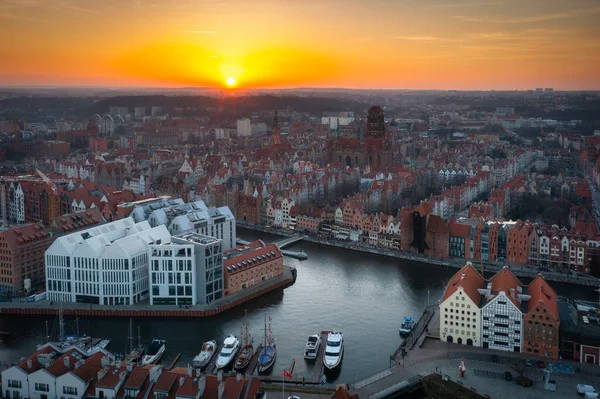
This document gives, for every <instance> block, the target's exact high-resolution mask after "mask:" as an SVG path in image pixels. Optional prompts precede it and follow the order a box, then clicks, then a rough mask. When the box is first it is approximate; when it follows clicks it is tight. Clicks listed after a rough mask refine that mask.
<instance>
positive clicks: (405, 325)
mask: <svg viewBox="0 0 600 399" xmlns="http://www.w3.org/2000/svg"><path fill="white" fill-rule="evenodd" d="M415 322H416V321H415V318H414V317H412V316H405V317H404V320H402V324H401V325H400V328H399V330H398V331H399V333H400V335H402V336H407V335H408V334H410V332H411V331H412V329H413V327H414V326H415Z"/></svg>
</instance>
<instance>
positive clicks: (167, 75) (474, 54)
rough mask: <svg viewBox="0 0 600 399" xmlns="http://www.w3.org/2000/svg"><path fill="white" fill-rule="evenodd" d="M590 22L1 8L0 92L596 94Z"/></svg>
mask: <svg viewBox="0 0 600 399" xmlns="http://www.w3.org/2000/svg"><path fill="white" fill-rule="evenodd" d="M598 21H600V1H598V0H446V1H443V0H222V1H220V0H0V86H6V85H11V86H15V85H30V86H31V85H60V86H74V85H76V86H111V87H115V86H145V87H149V86H163V87H182V86H186V87H187V86H209V87H224V86H225V85H226V80H227V78H232V79H233V80H235V85H236V86H237V87H240V88H290V87H347V88H388V89H465V90H466V89H531V88H535V87H553V88H555V89H572V90H581V89H600V39H599V38H600V23H599V22H598ZM230 83H231V82H230Z"/></svg>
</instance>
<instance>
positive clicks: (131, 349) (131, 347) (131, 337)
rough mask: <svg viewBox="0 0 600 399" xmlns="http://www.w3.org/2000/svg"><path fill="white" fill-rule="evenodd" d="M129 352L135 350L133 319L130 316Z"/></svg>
mask: <svg viewBox="0 0 600 399" xmlns="http://www.w3.org/2000/svg"><path fill="white" fill-rule="evenodd" d="M128 338H129V353H131V352H133V320H132V319H131V317H130V318H129V337H128Z"/></svg>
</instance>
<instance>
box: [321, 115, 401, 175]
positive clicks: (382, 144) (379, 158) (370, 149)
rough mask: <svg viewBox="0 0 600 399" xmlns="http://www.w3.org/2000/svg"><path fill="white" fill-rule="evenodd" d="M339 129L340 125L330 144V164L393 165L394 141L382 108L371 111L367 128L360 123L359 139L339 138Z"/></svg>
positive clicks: (355, 165) (374, 166)
mask: <svg viewBox="0 0 600 399" xmlns="http://www.w3.org/2000/svg"><path fill="white" fill-rule="evenodd" d="M339 129H340V127H339V124H338V126H337V129H336V130H335V131H334V133H333V138H332V139H331V140H330V141H329V144H328V153H329V162H332V163H333V162H337V163H341V164H344V165H346V166H350V167H357V166H360V167H364V166H367V165H370V166H371V168H378V167H382V166H385V165H387V164H390V163H392V140H391V138H390V136H389V134H388V133H387V132H386V128H385V119H384V113H383V109H382V108H381V107H380V106H378V105H377V106H373V107H371V108H370V109H369V114H368V116H367V123H366V128H365V124H364V122H362V121H361V122H359V126H358V137H339ZM365 130H366V132H365Z"/></svg>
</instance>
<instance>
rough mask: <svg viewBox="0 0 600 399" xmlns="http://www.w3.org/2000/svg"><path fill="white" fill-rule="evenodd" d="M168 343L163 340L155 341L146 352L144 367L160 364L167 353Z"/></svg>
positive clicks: (143, 361) (143, 360)
mask: <svg viewBox="0 0 600 399" xmlns="http://www.w3.org/2000/svg"><path fill="white" fill-rule="evenodd" d="M166 342H167V341H165V340H162V339H153V340H152V342H151V343H150V346H149V347H148V349H147V350H146V356H144V358H143V359H142V366H146V365H148V364H154V363H156V362H158V361H159V360H160V358H161V357H162V355H163V354H164V353H165V349H166V345H165V344H166Z"/></svg>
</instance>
